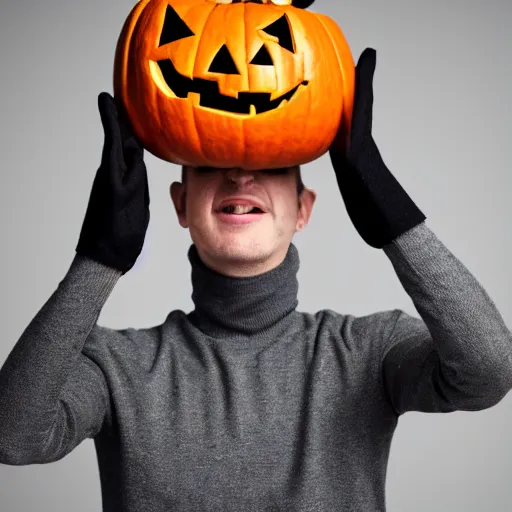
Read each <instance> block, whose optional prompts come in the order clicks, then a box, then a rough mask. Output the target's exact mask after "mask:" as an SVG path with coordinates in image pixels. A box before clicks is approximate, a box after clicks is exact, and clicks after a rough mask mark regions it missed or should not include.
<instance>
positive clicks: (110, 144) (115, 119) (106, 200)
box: [76, 92, 149, 275]
mask: <svg viewBox="0 0 512 512" xmlns="http://www.w3.org/2000/svg"><path fill="white" fill-rule="evenodd" d="M98 108H99V111H100V116H101V122H102V125H103V130H104V133H105V139H104V145H103V153H102V158H101V164H100V167H99V168H98V170H97V172H96V177H95V179H94V182H93V185H92V191H91V195H90V198H89V204H88V206H87V211H86V214H85V219H84V222H83V225H82V230H81V232H80V237H79V240H78V245H77V247H76V252H77V253H78V254H80V255H83V256H87V257H89V258H91V259H93V260H95V261H98V262H100V263H103V264H104V265H107V266H109V267H112V268H115V269H117V270H120V271H122V275H124V274H125V273H126V272H128V270H130V269H131V268H132V267H133V265H134V264H135V261H136V260H137V258H138V256H139V254H140V253H141V251H142V246H143V245H144V239H145V236H146V231H147V227H148V225H149V189H148V177H147V172H146V165H145V164H144V160H143V152H144V150H143V148H142V146H141V145H140V144H139V142H138V141H137V140H136V138H135V136H134V135H133V133H132V132H131V128H130V125H129V122H128V121H127V120H126V117H125V116H124V114H123V113H122V112H118V110H117V108H116V105H115V101H114V98H113V97H112V96H111V95H110V94H108V93H106V92H102V93H100V94H99V96H98Z"/></svg>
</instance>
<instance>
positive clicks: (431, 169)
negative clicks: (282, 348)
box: [0, 0, 512, 512]
mask: <svg viewBox="0 0 512 512" xmlns="http://www.w3.org/2000/svg"><path fill="white" fill-rule="evenodd" d="M132 5H133V2H132V1H131V0H109V1H105V0H102V1H100V0H88V1H85V2H84V1H78V0H66V1H62V0H46V1H41V0H37V1H36V0H25V1H24V2H8V3H7V2H6V3H3V4H2V6H1V8H0V9H1V10H0V13H1V14H0V48H1V50H0V59H1V60H0V69H1V76H2V79H1V82H0V87H1V94H0V130H1V137H0V155H1V156H2V160H1V178H2V181H1V187H0V194H1V202H0V205H1V219H2V222H1V230H2V231H1V240H2V253H1V258H2V261H1V265H0V275H1V279H2V286H1V287H0V297H1V301H2V308H1V309H0V311H1V315H2V326H3V333H2V338H1V341H0V364H1V363H3V362H4V361H5V359H6V358H7V355H8V353H9V352H10V351H11V349H12V347H13V346H14V344H15V343H16V341H17V339H18V338H19V336H20V335H21V333H22V331H23V330H24V328H25V327H26V325H27V324H28V323H29V322H30V321H31V319H32V318H33V317H34V315H35V314H36V313H37V311H38V310H39V309H40V307H41V306H42V305H43V304H44V303H45V302H46V300H47V299H48V297H49V296H50V295H51V294H52V293H53V291H54V290H55V288H56V286H57V284H58V282H59V281H60V280H61V279H62V278H63V276H64V274H65V272H66V271H67V269H68V268H69V265H70V263H71V260H72V258H73V256H74V249H75V246H76V242H77V239H78V235H79V231H80V227H81V225H82V221H83V217H84V214H85V209H86V206H87V201H88V198H89V193H90V190H91V186H92V182H93V179H94V175H95V173H96V169H97V167H98V165H99V162H100V156H101V148H102V145H103V131H102V128H101V123H100V118H99V114H98V111H97V95H98V93H99V92H100V91H102V90H107V91H109V92H112V83H111V80H112V64H113V56H114V48H115V44H116V41H117V37H118V34H119V31H120V29H121V26H122V23H123V21H124V19H125V17H126V16H127V14H128V12H129V10H130V9H131V7H132ZM311 10H316V11H318V12H323V13H325V14H328V15H329V16H331V17H332V18H333V19H334V20H336V22H337V23H338V24H339V25H340V27H341V28H342V29H343V31H344V33H345V35H346V37H347V40H348V41H349V44H350V46H351V48H352V50H353V53H354V56H355V59H356V60H357V58H358V57H359V55H360V54H361V52H362V51H363V49H364V48H365V47H367V46H370V47H373V48H375V49H376V50H377V68H376V72H375V79H374V91H375V105H374V131H373V133H374V136H375V139H376V141H377V144H378V146H379V148H380V150H381V153H382V155H383V158H384V160H385V162H386V163H387V164H388V166H389V167H390V169H391V170H392V172H393V174H394V175H395V176H396V177H397V179H398V180H399V181H400V183H401V184H402V185H403V186H404V188H405V189H406V190H407V191H408V193H409V194H410V195H411V197H412V198H413V200H414V201H415V202H416V204H417V205H418V206H419V207H420V209H422V211H423V212H424V213H425V214H426V215H427V224H428V225H429V227H430V228H431V229H432V230H433V231H434V232H435V233H436V234H437V236H438V237H439V238H440V239H441V240H442V241H443V242H444V243H445V245H446V246H447V247H448V248H449V249H450V250H451V251H452V252H453V253H454V254H455V255H456V256H457V257H458V258H459V259H460V260H461V261H462V262H463V263H464V264H465V265H466V266H467V268H468V269H469V270H470V271H471V272H472V273H473V274H474V275H475V277H476V278H477V279H478V280H479V281H480V283H481V284H482V285H483V286H484V288H485V289H486V290H487V292H488V293H489V295H490V296H491V297H492V299H493V300H494V302H495V304H496V305H497V307H498V309H499V310H500V312H501V313H502V315H503V317H504V319H505V321H506V323H507V325H508V326H509V327H510V326H512V302H511V296H510V290H511V288H512V286H511V285H512V282H511V281H512V280H511V271H510V268H509V262H510V261H512V231H511V229H510V218H511V216H512V201H511V200H510V192H511V190H512V178H511V174H512V169H511V165H510V158H509V150H510V145H511V143H510V139H511V135H512V129H511V121H510V119H511V114H512V112H511V105H512V101H511V99H510V91H511V90H512V59H511V58H510V50H511V48H512V36H511V31H510V22H511V19H512V4H511V3H510V1H509V0H486V1H485V2H476V1H472V0H464V1H462V0H451V1H450V2H444V1H440V0H437V1H433V0H431V1H430V2H419V1H412V0H388V1H386V2H380V1H376V0H358V1H353V2H349V1H344V2H342V1H334V0H317V2H316V4H314V6H313V7H312V8H311ZM146 162H147V166H148V176H149V182H150V194H151V223H150V226H149V229H148V233H147V237H146V243H145V246H144V249H143V253H142V255H141V256H140V258H139V260H138V262H137V264H136V266H135V267H134V268H133V269H132V270H131V271H130V272H129V273H128V274H127V275H126V276H124V277H123V278H122V279H121V280H120V281H119V283H118V284H117V285H116V287H115V289H114V291H113V293H112V295H111V297H110V298H109V300H108V302H107V303H106V305H105V307H104V309H103V310H102V313H101V316H100V318H99V323H100V324H102V325H105V326H109V327H112V328H124V327H128V326H131V327H137V328H142V327H145V326H151V325H155V324H157V323H159V322H162V321H163V319H164V318H165V317H166V315H167V313H168V312H169V311H171V310H172V309H176V308H179V309H184V310H186V311H188V310H190V309H191V307H192V301H191V298H190V294H191V284H190V266H189V262H188V260H187V257H186V251H187V249H188V247H189V244H190V242H191V240H190V237H189V234H188V231H187V230H184V229H183V228H181V227H180V226H179V224H178V222H177V219H176V215H175V212H174V209H173V206H172V203H171V199H170V196H169V184H170V183H171V182H172V181H174V180H179V175H180V169H179V167H177V166H174V165H171V164H168V163H165V162H163V161H160V160H158V159H156V158H154V157H153V156H152V155H149V154H148V155H147V156H146ZM303 178H304V182H305V183H306V185H308V186H309V187H312V188H314V189H315V190H316V191H317V193H318V199H317V203H316V205H315V209H314V212H313V215H312V219H311V222H310V225H309V226H308V227H307V229H306V230H305V231H303V232H301V233H299V234H298V235H296V237H295V239H294V243H295V244H296V245H297V247H298V249H299V252H300V258H301V268H300V271H299V283H300V291H299V308H298V309H299V310H303V311H316V310H318V309H322V308H332V309H334V310H336V311H340V312H346V313H352V314H356V315H364V314H367V313H370V312H374V311H378V310H384V309H390V308H395V307H397V308H401V309H403V310H405V311H407V312H408V313H410V314H413V315H416V316H418V314H417V312H416V310H415V308H414V305H413V303H412V301H411V300H410V298H409V297H408V295H407V294H406V293H405V291H404V289H403V288H402V286H401V284H400V282H399V281H398V278H397V277H396V274H395V273H394V270H393V268H392V266H391V264H390V262H389V260H388V259H387V257H386V256H385V254H384V253H383V252H382V251H378V250H375V249H372V248H371V247H369V246H367V245H366V244H365V243H364V242H363V241H362V239H360V237H359V235H358V234H357V232H356V231H355V229H354V228H353V226H352V224H351V222H350V219H349V218H348V216H347V213H346V210H345V208H344V204H343V202H342V199H341V195H340V194H339V192H338V188H337V184H336V180H335V176H334V173H333V171H332V168H331V166H330V161H329V158H328V156H323V157H321V158H320V159H318V160H317V161H315V162H313V163H311V164H308V165H306V166H303ZM327 271H328V272H329V274H327V273H326V272H327ZM333 271H334V273H335V274H334V275H335V277H333V275H332V272H333ZM0 392H1V391H0ZM511 406H512V393H511V394H509V395H507V396H506V397H505V399H504V400H503V401H502V402H500V403H499V404H498V405H496V406H494V407H493V408H491V409H488V410H485V411H480V412H455V413H450V414H444V415H443V414H437V415H436V414H423V413H407V414H405V415H404V416H402V417H401V418H400V421H399V425H398V428H397V431H396V433H395V437H394V440H393V444H392V449H391V455H390V460H389V467H388V480H387V487H386V493H387V505H388V510H389V511H390V512H409V511H413V510H414V511H415V512H427V511H428V512H430V511H432V510H436V511H439V512H483V511H485V512H489V511H492V512H510V510H512V486H511V485H510V484H509V480H510V475H511V474H512V442H511V441H510V436H509V432H511V431H512V413H511ZM0 510H1V511H2V512H30V511H36V510H37V511H38V512H43V511H52V512H57V511H68V510H73V511H75V512H91V511H99V510H101V496H100V484H99V474H98V468H97V462H96V456H95V452H94V445H93V442H92V440H86V441H84V442H83V443H82V444H81V445H80V446H79V447H77V448H76V449H75V450H74V451H73V452H72V453H71V454H69V455H68V456H67V457H65V458H64V459H63V460H61V461H58V462H55V463H52V464H47V465H33V466H25V467H11V466H6V465H0ZM141 512H142V511H141Z"/></svg>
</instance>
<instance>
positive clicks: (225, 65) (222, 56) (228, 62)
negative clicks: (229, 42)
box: [208, 44, 240, 75]
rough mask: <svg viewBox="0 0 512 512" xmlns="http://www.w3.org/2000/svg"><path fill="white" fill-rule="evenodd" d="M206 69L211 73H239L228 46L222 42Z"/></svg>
mask: <svg viewBox="0 0 512 512" xmlns="http://www.w3.org/2000/svg"><path fill="white" fill-rule="evenodd" d="M208 71H211V72H212V73H224V74H225V75H239V74H240V73H239V71H238V69H237V67H236V64H235V61H234V60H233V57H231V54H230V53H229V50H228V47H227V46H226V45H225V44H224V45H222V46H221V48H220V50H219V51H218V52H217V55H215V58H214V59H213V60H212V63H211V64H210V68H209V69H208Z"/></svg>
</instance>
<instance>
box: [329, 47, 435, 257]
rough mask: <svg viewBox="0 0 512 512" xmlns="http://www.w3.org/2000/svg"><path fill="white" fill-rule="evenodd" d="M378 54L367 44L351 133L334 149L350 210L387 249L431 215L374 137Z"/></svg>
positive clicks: (366, 235)
mask: <svg viewBox="0 0 512 512" xmlns="http://www.w3.org/2000/svg"><path fill="white" fill-rule="evenodd" d="M375 64H376V52H375V50H374V49H372V48H366V50H364V52H363V53H362V54H361V56H360V58H359V61H358V63H357V66H356V83H355V96H354V109H353V115H352V122H351V130H350V137H349V141H348V147H347V142H346V141H345V140H343V137H344V135H343V134H338V137H337V138H336V139H335V142H334V143H333V145H332V146H331V148H330V149H329V155H330V157H331V162H332V165H333V168H334V171H335V174H336V180H337V182H338V187H339V189H340V192H341V195H342V197H343V200H344V202H345V206H346V209H347V213H348V215H349V217H350V219H351V220H352V223H353V224H354V227H355V228H356V230H357V232H358V233H359V234H360V235H361V237H362V238H363V240H364V241H365V242H366V243H367V244H368V245H370V246H372V247H374V248H376V249H382V247H383V246H384V245H386V244H389V243H391V242H392V241H393V240H394V239H395V238H397V237H398V236H400V235H401V234H402V233H405V232H406V231H408V230H410V229H412V228H413V227H415V226H417V225H418V224H420V223H422V222H423V221H424V220H425V219H426V217H425V215H424V214H423V213H422V212H421V210H420V209H419V208H418V207H417V206H416V204H415V203H414V202H413V201H412V199H411V198H410V197H409V195H408V194H407V192H406V191H405V190H404V189H403V188H402V186H401V185H400V183H398V181H397V180H396V178H395V177H394V176H393V175H392V174H391V172H390V171H389V169H388V168H387V167H386V165H385V164H384V162H383V160H382V157H381V155H380V153H379V150H378V148H377V145H376V144H375V141H374V140H373V136H372V133H371V132H372V114H373V74H374V71H375Z"/></svg>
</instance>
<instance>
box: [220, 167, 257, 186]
mask: <svg viewBox="0 0 512 512" xmlns="http://www.w3.org/2000/svg"><path fill="white" fill-rule="evenodd" d="M226 179H228V180H229V181H230V182H234V183H237V184H239V185H246V184H248V183H250V182H251V181H253V180H254V171H247V170H244V169H240V168H239V167H234V168H232V169H228V170H227V171H226Z"/></svg>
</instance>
